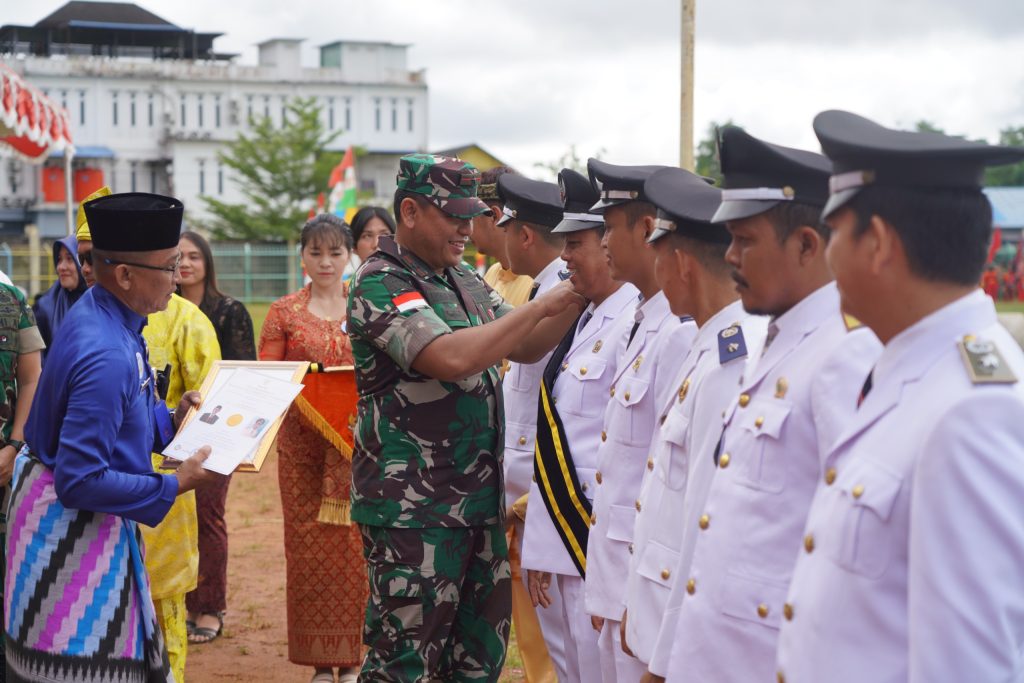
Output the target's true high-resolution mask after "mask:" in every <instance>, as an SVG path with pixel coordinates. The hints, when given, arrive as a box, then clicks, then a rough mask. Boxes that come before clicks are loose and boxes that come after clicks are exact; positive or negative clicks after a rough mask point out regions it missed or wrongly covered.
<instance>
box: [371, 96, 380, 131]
mask: <svg viewBox="0 0 1024 683" xmlns="http://www.w3.org/2000/svg"><path fill="white" fill-rule="evenodd" d="M373 125H374V128H375V129H376V130H380V98H379V97H374V98H373Z"/></svg>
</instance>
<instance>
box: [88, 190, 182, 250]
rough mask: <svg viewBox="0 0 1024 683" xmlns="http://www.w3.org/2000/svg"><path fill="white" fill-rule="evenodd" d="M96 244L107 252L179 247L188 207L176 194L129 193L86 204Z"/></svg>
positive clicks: (94, 244) (96, 246) (113, 195)
mask: <svg viewBox="0 0 1024 683" xmlns="http://www.w3.org/2000/svg"><path fill="white" fill-rule="evenodd" d="M83 208H84V210H85V217H86V220H87V221H88V222H89V232H90V233H92V244H93V247H95V248H96V249H104V250H106V251H157V250H159V249H170V248H171V247H176V246H178V237H179V235H180V234H181V220H182V215H183V214H184V211H185V207H184V205H183V204H182V203H181V201H179V200H177V199H175V198H174V197H165V196H163V195H159V194H149V193H146V192H125V193H121V194H112V195H108V196H106V197H100V198H99V199H94V200H92V201H91V202H87V203H86V204H85V205H84V207H83Z"/></svg>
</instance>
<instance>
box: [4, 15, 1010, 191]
mask: <svg viewBox="0 0 1024 683" xmlns="http://www.w3.org/2000/svg"><path fill="white" fill-rule="evenodd" d="M696 2H697V47H696V84H695V93H696V96H695V101H696V111H695V128H696V138H697V139H699V138H700V137H702V136H703V135H704V132H705V130H706V129H707V127H708V125H709V124H710V123H711V122H713V121H714V122H723V121H726V120H729V119H731V120H732V121H734V122H735V123H737V124H740V125H743V126H744V127H746V128H747V129H748V130H749V131H750V132H751V133H753V134H754V135H757V136H759V137H763V138H766V139H768V140H771V141H773V142H778V143H781V144H787V145H792V146H796V147H804V148H808V149H816V148H817V143H816V139H815V137H814V133H813V131H812V130H811V119H812V118H813V116H814V114H815V113H817V112H819V111H821V110H823V109H830V108H841V109H849V110H851V111H855V112H857V113H860V114H864V115H866V116H869V117H871V118H874V119H876V120H878V121H880V122H881V123H884V124H887V125H894V126H900V125H903V126H908V127H909V126H912V125H913V123H914V122H915V121H918V120H920V119H927V120H930V121H932V122H934V123H935V124H937V125H939V126H940V127H942V128H944V129H946V130H947V131H949V132H954V133H958V134H966V135H968V136H970V137H972V138H976V137H984V138H988V139H990V140H993V141H994V140H995V139H996V137H997V136H998V133H999V130H1000V129H1001V128H1005V127H1007V126H1010V125H1013V126H1024V0H859V1H858V2H856V3H851V2H827V1H822V0H775V2H769V1H767V0H696ZM62 4H63V2H62V0H28V1H27V2H20V3H16V4H15V3H5V5H6V6H5V8H4V11H3V17H2V21H3V23H17V24H33V23H35V22H36V21H38V20H39V19H41V18H42V17H43V16H45V15H46V14H48V13H49V12H51V11H53V10H54V9H56V8H57V7H59V6H61V5H62ZM139 4H141V5H142V6H143V7H146V8H147V9H149V10H151V11H153V12H155V13H156V14H158V15H160V16H162V17H163V18H164V19H166V20H168V21H170V22H173V23H175V24H178V25H179V26H182V27H186V28H193V29H196V30H199V31H206V32H216V31H219V32H223V33H224V34H225V35H224V36H222V37H221V38H219V39H217V41H216V42H215V44H214V45H215V47H216V49H218V50H219V51H221V52H239V53H241V55H242V57H241V60H242V62H243V63H255V61H256V48H255V44H256V43H257V42H260V41H262V40H265V39H267V38H271V37H301V38H306V39H307V41H306V43H305V47H304V55H305V61H306V62H307V63H308V64H309V65H315V64H316V61H317V56H316V46H317V45H320V44H323V43H326V42H330V41H332V40H339V39H340V40H345V39H358V40H384V41H391V42H398V43H409V44H411V46H412V47H411V49H410V51H409V66H410V68H413V69H420V68H426V69H427V82H428V84H429V87H430V144H431V147H433V148H435V149H442V148H446V147H451V146H455V145H459V144H462V143H466V142H477V143H479V144H480V145H482V146H483V147H484V148H486V149H488V150H489V151H490V152H492V153H493V154H494V155H496V156H497V157H499V158H501V159H503V160H505V161H506V162H508V163H510V164H512V165H513V166H516V167H517V168H518V169H519V170H521V171H524V172H527V173H530V174H533V175H539V176H543V175H544V172H543V171H539V170H536V169H534V167H533V164H534V162H537V161H553V160H555V159H557V158H558V157H560V156H561V155H562V154H563V153H564V152H565V151H566V150H567V149H568V147H569V145H570V144H575V145H576V147H577V150H578V151H579V153H580V154H581V155H583V156H587V155H590V154H592V153H594V152H595V151H597V150H599V149H603V150H604V153H603V157H604V158H605V159H607V160H608V161H612V162H618V163H664V164H676V163H678V156H679V34H680V4H681V3H680V2H679V0H629V1H628V2H621V3H612V2H607V1H601V0H598V1H596V2H595V1H594V0H591V1H590V2H585V1H583V0H517V1H516V2H497V1H495V0H476V2H472V3H470V2H466V1H465V0H362V1H361V2H352V1H351V0H331V1H327V0H287V1H282V0H246V2H244V3H243V2H240V1H237V0H236V1H235V2H199V1H197V0H185V1H184V2H183V1H182V0H142V1H141V2H140V3H139Z"/></svg>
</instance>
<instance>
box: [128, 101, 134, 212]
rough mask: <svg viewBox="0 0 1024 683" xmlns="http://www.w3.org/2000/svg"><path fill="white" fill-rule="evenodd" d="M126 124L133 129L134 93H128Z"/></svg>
mask: <svg viewBox="0 0 1024 683" xmlns="http://www.w3.org/2000/svg"><path fill="white" fill-rule="evenodd" d="M128 122H129V124H130V125H131V127H132V128H134V127H135V93H128ZM134 191H135V190H132V192H134Z"/></svg>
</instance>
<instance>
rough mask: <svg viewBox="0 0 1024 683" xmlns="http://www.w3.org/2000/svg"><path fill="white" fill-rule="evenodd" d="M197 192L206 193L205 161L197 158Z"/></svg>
mask: <svg viewBox="0 0 1024 683" xmlns="http://www.w3.org/2000/svg"><path fill="white" fill-rule="evenodd" d="M199 194H206V162H204V161H203V160H202V159H200V160H199Z"/></svg>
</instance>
